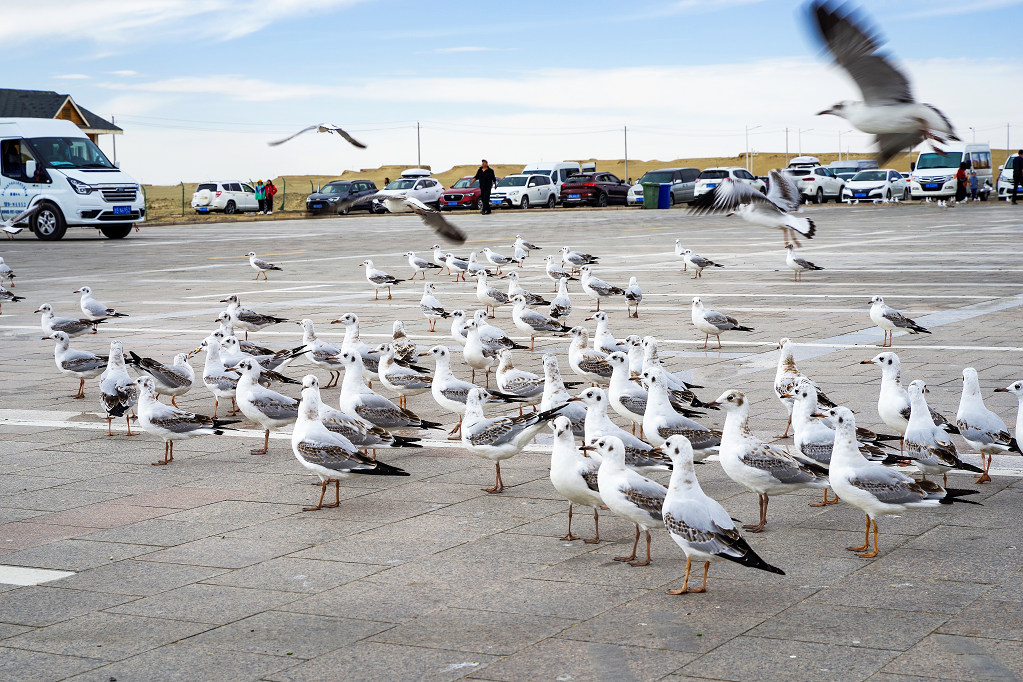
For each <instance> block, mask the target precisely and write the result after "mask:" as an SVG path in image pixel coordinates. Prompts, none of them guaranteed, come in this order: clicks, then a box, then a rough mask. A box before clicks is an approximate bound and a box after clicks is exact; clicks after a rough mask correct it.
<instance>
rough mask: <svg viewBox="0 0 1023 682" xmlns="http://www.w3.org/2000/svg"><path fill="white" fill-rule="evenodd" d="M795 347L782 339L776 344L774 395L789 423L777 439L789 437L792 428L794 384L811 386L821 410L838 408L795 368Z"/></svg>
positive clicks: (819, 388)
mask: <svg viewBox="0 0 1023 682" xmlns="http://www.w3.org/2000/svg"><path fill="white" fill-rule="evenodd" d="M795 347H796V345H795V344H794V343H792V341H791V340H789V339H787V338H783V339H781V340H780V341H779V342H778V350H780V351H781V352H780V353H779V354H778V369H777V370H776V371H775V374H774V394H775V395H776V396H778V401H779V402H781V404H782V407H784V408H785V411H786V412H788V414H789V421H788V423H787V424H785V433H783V434H781V436H779V438H785V437H786V436H788V435H789V427H791V426H792V405H793V404H794V403H795V392H796V384H798V383H799V382H800V381H807V382H809V383H810V384H811V385H812V386H813V388H814V390H815V392H816V394H817V402H818V404H819V405H820V406H821V408H826V407H838V405H837V404H836V403H835V402H834V401H833V400H831V398H829V397H828V396H826V395H825V394H824V391H822V390H821V387H820V386H818V385H817V382H815V381H811V380H810V378H809V377H808V376H806V375H805V374H803V373H802V372H800V371H799V368H798V367H796V357H795ZM814 409H816V406H814Z"/></svg>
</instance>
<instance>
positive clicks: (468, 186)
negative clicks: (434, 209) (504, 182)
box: [440, 175, 500, 211]
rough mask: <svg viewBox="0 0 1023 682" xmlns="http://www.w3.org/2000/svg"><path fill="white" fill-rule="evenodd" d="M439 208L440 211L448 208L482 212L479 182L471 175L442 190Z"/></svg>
mask: <svg viewBox="0 0 1023 682" xmlns="http://www.w3.org/2000/svg"><path fill="white" fill-rule="evenodd" d="M498 180H500V178H498ZM440 208H441V210H444V209H449V208H472V209H476V210H477V211H479V210H482V209H483V200H482V199H480V183H479V180H477V179H476V178H474V177H473V176H471V175H466V176H465V177H464V178H460V179H459V180H458V182H456V183H455V184H453V185H451V189H447V190H444V194H442V195H441V200H440Z"/></svg>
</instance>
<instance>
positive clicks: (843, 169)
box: [828, 166, 856, 175]
mask: <svg viewBox="0 0 1023 682" xmlns="http://www.w3.org/2000/svg"><path fill="white" fill-rule="evenodd" d="M828 168H829V169H830V170H831V172H832V173H834V174H835V175H839V174H841V173H849V174H850V175H852V174H853V173H855V172H856V166H828Z"/></svg>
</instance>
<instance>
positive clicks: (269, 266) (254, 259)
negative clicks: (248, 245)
mask: <svg viewBox="0 0 1023 682" xmlns="http://www.w3.org/2000/svg"><path fill="white" fill-rule="evenodd" d="M245 255H246V256H248V258H249V265H251V266H252V269H253V270H255V271H256V279H259V276H260V275H263V279H266V271H267V270H283V269H284V268H282V267H281V266H279V265H274V264H273V263H270V262H269V261H265V260H263V259H262V258H260V257H259V256H257V255H256V252H255V251H249V252H248V253H247V254H245Z"/></svg>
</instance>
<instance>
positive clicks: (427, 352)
mask: <svg viewBox="0 0 1023 682" xmlns="http://www.w3.org/2000/svg"><path fill="white" fill-rule="evenodd" d="M429 354H430V351H426V352H425V353H420V354H419V355H418V356H416V357H420V358H425V357H426V356H427V355H429Z"/></svg>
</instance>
